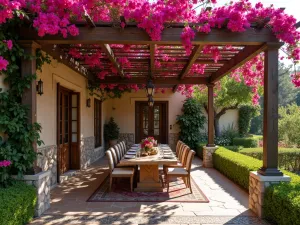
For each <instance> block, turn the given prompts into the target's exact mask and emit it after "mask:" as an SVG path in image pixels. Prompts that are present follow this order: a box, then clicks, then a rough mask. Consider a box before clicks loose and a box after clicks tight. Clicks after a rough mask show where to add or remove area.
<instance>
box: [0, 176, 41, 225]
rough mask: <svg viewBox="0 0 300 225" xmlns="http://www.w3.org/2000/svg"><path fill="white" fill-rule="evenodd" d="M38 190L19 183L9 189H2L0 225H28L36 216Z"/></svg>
mask: <svg viewBox="0 0 300 225" xmlns="http://www.w3.org/2000/svg"><path fill="white" fill-rule="evenodd" d="M35 204H36V190H35V188H34V187H33V186H29V185H27V184H26V183H24V182H21V181H18V182H16V183H15V184H13V185H12V186H11V187H8V188H0V225H23V224H27V223H28V222H29V221H30V220H31V219H32V218H33V216H34V208H35Z"/></svg>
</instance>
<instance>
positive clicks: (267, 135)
mask: <svg viewBox="0 0 300 225" xmlns="http://www.w3.org/2000/svg"><path fill="white" fill-rule="evenodd" d="M280 46H281V44H279V43H275V44H267V50H266V51H265V60H264V120H263V124H264V125H263V130H264V131H263V167H262V168H260V169H259V171H258V172H259V173H260V174H261V175H264V176H282V172H280V170H279V169H278V49H279V48H280Z"/></svg>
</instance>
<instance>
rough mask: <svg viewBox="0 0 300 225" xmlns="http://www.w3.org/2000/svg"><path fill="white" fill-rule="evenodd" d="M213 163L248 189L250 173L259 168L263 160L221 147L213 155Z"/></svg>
mask: <svg viewBox="0 0 300 225" xmlns="http://www.w3.org/2000/svg"><path fill="white" fill-rule="evenodd" d="M213 164H214V168H216V169H217V170H219V171H220V172H221V173H223V174H224V175H225V176H227V177H228V178H229V179H231V180H232V181H234V182H235V183H237V184H239V185H240V186H242V187H243V188H245V189H246V190H248V189H249V173H250V171H256V170H258V169H259V168H260V167H261V166H262V161H260V160H258V159H254V158H252V157H250V156H246V155H242V154H240V153H237V152H233V151H230V150H228V149H226V148H224V147H220V148H219V149H217V150H216V151H215V153H214V155H213Z"/></svg>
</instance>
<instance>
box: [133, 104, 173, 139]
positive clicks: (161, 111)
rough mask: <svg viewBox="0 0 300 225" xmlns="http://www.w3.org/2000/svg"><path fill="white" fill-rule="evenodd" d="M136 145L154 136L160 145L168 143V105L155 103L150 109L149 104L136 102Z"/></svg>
mask: <svg viewBox="0 0 300 225" xmlns="http://www.w3.org/2000/svg"><path fill="white" fill-rule="evenodd" d="M135 121H136V135H135V136H136V140H135V141H136V143H139V142H140V141H141V139H143V138H145V137H149V136H152V137H154V138H155V139H156V140H157V141H158V143H165V144H167V143H168V129H167V128H168V103H167V102H155V103H154V106H153V107H149V106H148V103H147V102H136V119H135Z"/></svg>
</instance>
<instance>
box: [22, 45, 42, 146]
mask: <svg viewBox="0 0 300 225" xmlns="http://www.w3.org/2000/svg"><path fill="white" fill-rule="evenodd" d="M20 44H21V46H22V47H23V49H24V53H25V54H28V55H32V56H35V54H36V49H37V48H40V45H39V44H37V43H36V42H34V41H21V42H20ZM32 74H36V60H35V59H28V58H26V59H25V58H22V60H21V75H22V77H26V76H29V75H32ZM22 104H23V105H27V106H29V110H28V123H30V124H33V123H35V122H36V121H37V120H36V107H37V106H36V80H33V81H32V82H31V84H30V87H29V88H28V89H26V90H25V91H24V93H23V96H22ZM35 149H36V144H35Z"/></svg>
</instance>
